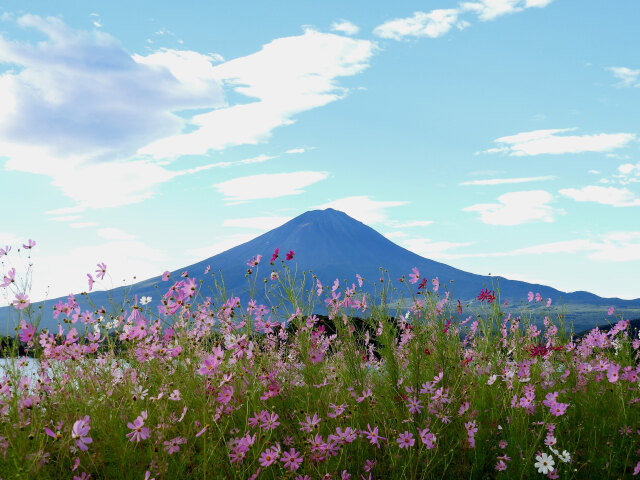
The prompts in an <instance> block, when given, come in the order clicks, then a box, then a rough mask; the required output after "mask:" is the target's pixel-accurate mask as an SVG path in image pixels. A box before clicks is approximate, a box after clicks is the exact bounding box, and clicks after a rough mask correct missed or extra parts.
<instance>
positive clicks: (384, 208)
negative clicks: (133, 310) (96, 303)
mask: <svg viewBox="0 0 640 480" xmlns="http://www.w3.org/2000/svg"><path fill="white" fill-rule="evenodd" d="M27 8H28V9H27ZM638 18H640V3H639V2H637V1H636V0H621V1H618V2H615V3H614V2H606V1H595V0H471V1H450V0H442V1H433V0H432V1H424V0H423V1H403V2H386V1H377V0H367V1H366V2H365V1H361V0H357V1H351V2H342V1H332V0H327V1H324V2H308V1H280V2H262V1H247V2H212V1H191V2H183V3H181V4H179V5H178V4H176V3H175V2H157V1H154V2H151V1H145V0H139V1H137V2H135V3H134V4H133V6H132V4H131V3H130V2H126V3H125V2H123V1H120V0H113V1H111V2H71V1H61V2H49V1H30V2H28V4H25V3H24V2H19V1H14V0H9V1H7V0H5V1H0V192H1V195H2V197H1V198H2V210H1V213H0V248H4V247H5V246H11V247H12V248H13V249H12V250H11V252H10V253H9V255H7V256H4V257H3V258H1V259H0V262H2V263H0V273H3V272H4V273H6V272H7V271H8V269H9V268H11V267H16V269H17V276H21V275H23V274H24V272H25V271H26V269H27V267H28V265H29V264H31V265H32V266H31V267H30V268H31V272H32V277H31V278H32V282H31V284H30V285H29V287H30V296H31V299H32V300H40V299H42V298H44V297H45V296H47V297H48V298H55V297H57V296H61V295H66V294H68V293H71V292H75V293H78V292H81V291H85V290H87V288H88V286H87V273H92V274H93V275H94V277H95V273H94V272H95V270H96V264H97V263H100V262H104V263H106V264H107V266H108V273H109V275H108V276H107V277H106V278H105V280H104V281H98V282H97V284H96V285H95V287H94V288H95V289H107V288H112V287H117V286H120V285H122V284H123V283H132V282H133V281H134V279H135V280H142V279H145V278H149V277H151V276H155V275H159V274H160V273H162V272H163V271H164V270H174V269H178V268H181V267H184V266H186V265H189V264H191V263H195V262H197V261H200V260H203V259H205V258H208V257H210V256H213V255H215V254H217V253H220V252H222V251H225V250H227V249H229V248H231V247H233V246H235V245H238V244H240V243H243V242H245V241H248V240H250V239H252V238H254V237H256V236H258V235H259V234H262V233H264V232H266V231H268V230H270V229H272V228H275V227H277V226H279V225H281V224H283V223H284V222H286V221H288V220H289V219H291V218H293V217H295V216H297V215H299V214H301V213H304V212H305V211H308V210H313V209H324V208H327V207H332V208H335V209H338V210H342V211H344V212H346V213H347V214H349V215H351V216H352V217H354V218H356V219H358V220H360V221H362V222H364V223H366V224H367V225H370V226H371V227H373V228H374V229H376V230H377V231H379V232H380V233H382V234H384V235H385V236H386V237H387V238H389V239H390V240H392V241H393V242H395V243H397V244H399V245H401V246H403V247H405V248H407V249H409V250H411V251H413V252H415V253H417V254H419V255H422V256H425V257H427V258H430V259H433V260H437V261H441V262H444V263H447V264H449V265H451V266H454V267H456V268H460V269H463V270H466V271H470V272H473V273H478V274H483V275H486V274H491V275H502V276H505V277H507V278H511V279H517V280H523V281H528V282H535V283H542V284H545V285H549V286H552V287H555V288H558V289H560V290H563V291H576V290H586V291H590V292H593V293H595V294H597V295H601V296H607V297H608V296H615V297H620V298H626V299H631V298H639V297H640V281H639V280H638V275H637V272H638V271H640V115H638V112H639V111H640V57H638V51H640V34H638V30H637V19H638ZM28 239H33V240H35V241H36V246H35V247H34V248H33V249H31V250H25V249H24V248H23V247H21V245H23V244H26V242H27V240H28ZM280 247H281V248H282V249H285V250H286V249H287V246H286V245H281V246H280ZM18 249H20V252H18ZM0 253H1V252H0ZM256 253H262V254H268V253H270V252H256ZM355 273H357V272H354V274H355ZM423 274H425V275H428V272H423ZM12 300H13V298H5V299H4V300H2V301H4V302H6V301H12ZM5 304H6V303H5Z"/></svg>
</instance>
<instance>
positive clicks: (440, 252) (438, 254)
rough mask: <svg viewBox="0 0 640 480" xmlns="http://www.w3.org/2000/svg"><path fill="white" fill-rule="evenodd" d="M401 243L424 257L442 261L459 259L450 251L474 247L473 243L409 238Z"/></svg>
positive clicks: (457, 255)
mask: <svg viewBox="0 0 640 480" xmlns="http://www.w3.org/2000/svg"><path fill="white" fill-rule="evenodd" d="M400 243H401V245H402V246H403V247H405V248H406V249H407V250H410V251H412V252H414V253H417V254H418V255H420V256H422V257H426V258H431V259H440V260H447V259H453V258H459V254H454V253H451V252H449V250H453V249H456V248H460V247H467V246H469V245H473V242H446V241H440V242H438V241H436V242H434V241H432V240H430V239H428V238H409V239H406V240H403V241H402V242H400Z"/></svg>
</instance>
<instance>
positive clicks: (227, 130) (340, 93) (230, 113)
mask: <svg viewBox="0 0 640 480" xmlns="http://www.w3.org/2000/svg"><path fill="white" fill-rule="evenodd" d="M374 51H375V44H374V43H372V42H370V41H366V40H355V39H351V38H347V37H343V36H340V35H334V34H328V33H319V32H316V31H313V30H306V31H305V33H304V35H300V36H296V37H285V38H279V39H276V40H273V41H272V42H271V43H269V44H267V45H264V46H263V47H262V50H260V51H259V52H257V53H254V54H251V55H247V56H245V57H240V58H236V59H234V60H230V61H228V62H226V63H223V64H221V65H218V66H216V67H214V69H213V70H214V76H215V78H216V79H217V80H218V81H219V82H222V83H224V85H225V86H226V87H228V88H232V89H233V90H234V92H236V93H239V94H241V95H244V96H246V97H249V98H251V99H252V100H253V101H251V102H249V103H244V104H239V105H232V106H229V107H227V108H220V109H217V110H213V111H211V112H207V113H202V114H198V115H195V116H193V117H192V118H191V120H190V121H189V125H190V126H191V127H194V128H196V130H195V131H193V132H190V133H184V134H179V135H174V136H170V137H167V138H163V139H161V140H158V141H157V142H154V143H152V144H150V145H148V146H147V147H145V148H143V149H141V150H140V152H141V153H144V154H149V155H152V156H154V157H161V158H162V157H166V156H179V155H200V154H204V153H206V152H207V151H209V150H221V149H225V148H228V147H230V146H234V145H244V144H256V143H258V142H260V141H263V140H265V139H267V138H268V137H269V136H270V135H271V132H272V131H273V130H274V129H275V128H277V127H280V126H283V125H290V124H292V123H293V122H294V117H295V115H297V114H299V113H301V112H304V111H306V110H310V109H313V108H317V107H321V106H323V105H326V104H328V103H331V102H334V101H336V100H339V99H341V98H344V96H345V95H346V94H347V93H348V91H347V90H346V89H345V88H342V87H340V86H339V85H338V84H337V82H336V80H337V79H338V78H339V77H344V76H353V75H356V74H358V73H360V72H362V71H363V70H365V69H366V68H367V67H368V66H369V60H370V58H371V57H372V56H373V53H374Z"/></svg>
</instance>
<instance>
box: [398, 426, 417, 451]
mask: <svg viewBox="0 0 640 480" xmlns="http://www.w3.org/2000/svg"><path fill="white" fill-rule="evenodd" d="M396 442H398V445H399V446H400V448H406V449H407V450H408V449H409V447H413V445H414V444H415V443H416V440H415V439H414V438H413V435H412V434H411V433H410V432H408V431H406V430H405V431H404V433H401V434H400V435H399V436H398V438H397V440H396Z"/></svg>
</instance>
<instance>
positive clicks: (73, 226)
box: [69, 222, 99, 228]
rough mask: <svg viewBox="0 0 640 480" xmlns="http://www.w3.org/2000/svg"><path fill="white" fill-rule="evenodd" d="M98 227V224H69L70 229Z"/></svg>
mask: <svg viewBox="0 0 640 480" xmlns="http://www.w3.org/2000/svg"><path fill="white" fill-rule="evenodd" d="M98 225H99V223H98V222H76V223H70V224H69V226H70V227H71V228H89V227H97V226H98Z"/></svg>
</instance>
